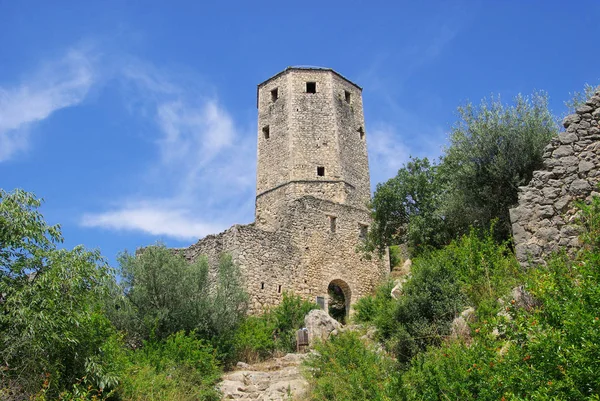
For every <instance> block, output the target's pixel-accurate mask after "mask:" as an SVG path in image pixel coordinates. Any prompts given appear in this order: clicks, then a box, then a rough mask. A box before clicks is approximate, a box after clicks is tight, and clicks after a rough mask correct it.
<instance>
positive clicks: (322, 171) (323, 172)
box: [317, 166, 325, 177]
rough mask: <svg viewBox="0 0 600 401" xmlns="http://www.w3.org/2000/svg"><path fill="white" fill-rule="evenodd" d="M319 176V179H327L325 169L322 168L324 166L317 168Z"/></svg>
mask: <svg viewBox="0 0 600 401" xmlns="http://www.w3.org/2000/svg"><path fill="white" fill-rule="evenodd" d="M317 175H318V176H319V177H325V167H322V166H319V167H317Z"/></svg>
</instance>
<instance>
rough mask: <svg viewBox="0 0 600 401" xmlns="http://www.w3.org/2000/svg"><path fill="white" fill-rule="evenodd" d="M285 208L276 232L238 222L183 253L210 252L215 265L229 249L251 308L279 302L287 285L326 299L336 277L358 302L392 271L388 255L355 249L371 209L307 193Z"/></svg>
mask: <svg viewBox="0 0 600 401" xmlns="http://www.w3.org/2000/svg"><path fill="white" fill-rule="evenodd" d="M281 213H282V217H281V225H280V227H279V229H278V230H277V231H276V232H271V231H265V230H261V229H259V228H257V227H256V226H255V225H253V224H250V225H245V226H240V225H236V226H233V227H231V228H230V229H229V230H227V231H225V232H223V233H221V234H218V235H211V236H207V237H206V238H204V239H202V240H200V241H198V242H197V243H196V244H194V245H192V246H190V247H189V248H187V249H186V250H184V251H183V254H184V255H185V257H186V258H187V259H188V260H195V259H196V258H198V257H200V255H206V256H208V258H209V261H210V262H211V265H216V263H217V262H218V258H219V255H220V254H221V253H223V252H227V253H230V254H231V255H232V257H233V260H234V262H235V263H236V264H237V265H238V266H239V268H240V271H241V274H242V276H243V281H244V285H245V288H246V290H247V291H248V293H249V295H250V300H251V308H250V309H251V312H252V313H257V312H260V311H261V310H263V309H264V308H265V307H268V306H272V305H277V304H278V303H279V302H280V301H281V299H282V296H283V292H284V291H289V292H293V293H295V294H298V295H300V296H302V297H303V298H304V299H307V300H311V301H313V302H314V301H315V300H316V297H317V296H320V297H323V298H324V299H325V300H327V298H328V296H327V287H328V286H329V283H331V282H332V281H336V283H339V282H341V283H343V284H345V286H344V288H345V289H346V290H347V292H346V293H345V296H346V297H347V298H349V299H350V303H354V301H356V300H357V299H358V298H359V297H361V296H364V295H366V294H369V293H370V292H371V291H373V289H374V288H375V287H376V286H377V284H378V283H379V282H380V281H381V280H382V279H383V278H384V277H385V276H386V275H387V273H388V272H389V261H388V258H387V257H385V256H384V258H383V259H378V258H376V257H374V258H373V259H372V260H366V259H365V258H363V256H362V254H361V253H358V252H356V247H357V245H358V244H359V242H360V236H361V233H362V231H361V230H364V228H366V226H367V225H368V224H369V222H370V220H369V219H370V217H369V214H368V212H367V211H365V210H363V209H358V208H354V207H351V206H347V205H341V204H337V203H334V202H330V201H326V200H322V199H317V198H314V197H311V196H305V197H302V198H300V199H296V200H294V201H292V202H291V203H290V204H289V205H288V207H287V208H286V209H284V210H282V211H281ZM332 217H334V218H335V229H334V230H333V231H332V223H331V218H332Z"/></svg>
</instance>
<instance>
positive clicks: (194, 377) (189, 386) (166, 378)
mask: <svg viewBox="0 0 600 401" xmlns="http://www.w3.org/2000/svg"><path fill="white" fill-rule="evenodd" d="M130 359H131V364H130V366H129V368H128V369H127V371H126V372H125V375H124V379H123V382H122V384H121V386H120V387H119V389H118V393H119V396H120V397H121V398H123V399H126V400H132V401H133V400H136V401H138V400H139V401H141V400H144V401H146V400H148V401H151V400H152V401H155V400H156V401H159V400H165V401H166V400H184V401H185V400H206V401H208V400H211V401H212V400H215V401H216V400H219V399H220V395H219V393H218V391H217V390H216V389H215V384H216V383H217V381H218V380H219V377H220V374H221V370H220V368H219V365H218V363H217V359H216V356H215V351H214V349H213V348H212V347H211V346H210V344H208V343H207V342H206V341H204V340H201V339H198V338H196V336H195V334H194V333H191V334H189V335H186V334H185V333H184V332H178V333H175V334H173V335H170V336H169V337H167V338H166V339H165V340H153V341H147V342H145V343H144V346H143V347H142V348H141V349H138V350H135V351H131V354H130Z"/></svg>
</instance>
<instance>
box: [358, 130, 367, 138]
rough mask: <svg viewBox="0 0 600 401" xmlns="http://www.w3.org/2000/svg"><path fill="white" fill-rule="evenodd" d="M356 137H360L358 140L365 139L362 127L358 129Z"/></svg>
mask: <svg viewBox="0 0 600 401" xmlns="http://www.w3.org/2000/svg"><path fill="white" fill-rule="evenodd" d="M358 135H360V139H365V130H364V128H363V127H358Z"/></svg>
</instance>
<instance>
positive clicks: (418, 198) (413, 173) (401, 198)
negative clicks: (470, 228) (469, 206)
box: [366, 158, 447, 252]
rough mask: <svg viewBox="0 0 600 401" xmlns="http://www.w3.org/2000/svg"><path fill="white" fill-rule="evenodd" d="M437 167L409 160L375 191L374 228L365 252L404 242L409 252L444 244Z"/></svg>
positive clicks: (425, 159)
mask: <svg viewBox="0 0 600 401" xmlns="http://www.w3.org/2000/svg"><path fill="white" fill-rule="evenodd" d="M441 185H442V183H441V181H440V179H439V174H438V166H437V165H435V164H431V163H430V162H429V160H428V159H427V158H424V159H419V158H414V159H411V160H410V161H409V162H408V163H407V164H406V165H405V166H404V167H402V168H401V169H400V170H398V174H397V175H396V176H395V177H394V178H391V179H389V180H388V181H387V182H385V183H383V184H378V185H377V190H376V191H375V194H374V196H373V200H372V201H371V208H372V210H373V225H372V226H371V230H370V232H369V235H368V238H367V243H366V248H367V250H374V249H378V250H379V251H380V252H381V251H383V249H385V247H386V246H389V245H396V244H400V243H403V242H407V243H408V244H409V248H411V250H412V251H415V250H417V251H418V250H419V249H420V247H422V246H423V245H432V246H439V245H442V244H444V243H446V242H447V236H446V233H445V231H444V230H443V228H444V224H443V223H444V221H443V218H442V216H441V215H440V214H439V213H438V211H439V210H440V206H439V202H440V199H441V198H440V195H441V194H442V192H441V191H440V188H441Z"/></svg>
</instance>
